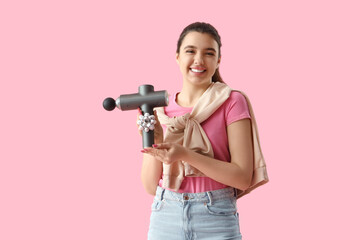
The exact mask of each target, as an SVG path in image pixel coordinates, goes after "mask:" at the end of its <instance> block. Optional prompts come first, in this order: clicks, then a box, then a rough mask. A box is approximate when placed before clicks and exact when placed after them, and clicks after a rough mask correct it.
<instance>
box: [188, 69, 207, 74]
mask: <svg viewBox="0 0 360 240" xmlns="http://www.w3.org/2000/svg"><path fill="white" fill-rule="evenodd" d="M191 71H193V72H196V73H200V72H204V71H205V69H204V70H199V69H194V68H191Z"/></svg>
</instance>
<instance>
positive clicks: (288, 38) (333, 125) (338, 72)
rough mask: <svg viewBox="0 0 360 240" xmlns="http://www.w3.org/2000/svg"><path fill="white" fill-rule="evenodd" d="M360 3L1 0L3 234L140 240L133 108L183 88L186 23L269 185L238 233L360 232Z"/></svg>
mask: <svg viewBox="0 0 360 240" xmlns="http://www.w3.org/2000/svg"><path fill="white" fill-rule="evenodd" d="M359 16H360V15H359V4H358V1H346V0H342V1H314V0H312V1H304V0H303V1H285V0H284V1H220V2H219V1H210V0H206V1H203V0H197V1H187V0H186V1H185V0H183V1H178V2H174V1H165V0H162V1H155V0H153V1H127V2H121V1H107V0H102V1H79V0H72V1H68V0H66V1H65V0H62V1H45V0H43V1H39V0H34V1H20V0H19V1H16V0H12V1H1V3H0V31H1V37H0V41H1V44H0V79H1V85H0V92H1V93H0V104H1V125H0V128H1V129H0V130H1V131H0V141H1V145H0V148H1V150H0V160H1V162H0V164H1V165H0V194H1V196H0V202H1V203H0V239H4V240H10V239H36V240H48V239H52V240H58V239H61V240H63V239H86V240H93V239H106V240H111V239H136V240H137V239H146V233H147V229H148V224H149V216H150V204H151V202H152V197H151V196H149V195H147V194H146V193H145V191H144V190H143V188H142V185H141V182H140V168H141V161H142V160H141V157H142V154H141V153H140V150H141V139H140V136H139V135H138V133H137V130H136V126H135V120H136V111H127V112H121V111H113V112H107V111H105V110H104V109H103V108H102V101H103V99H104V98H106V97H108V96H111V97H114V98H116V97H117V96H118V95H120V94H124V93H134V92H137V88H138V86H139V85H141V84H145V83H148V84H153V85H154V86H155V89H156V90H163V89H167V90H168V91H169V92H170V93H174V92H175V91H178V90H180V87H181V81H182V80H181V74H180V71H179V69H178V66H177V64H176V62H175V47H176V41H177V38H178V36H179V34H180V32H181V30H182V29H183V28H184V27H185V26H186V25H188V24H189V23H191V22H194V21H198V20H200V21H205V22H210V23H212V24H213V25H214V26H215V27H216V28H217V29H218V30H219V32H220V34H221V37H222V40H223V49H222V54H223V59H222V63H221V67H220V70H221V73H222V76H223V78H224V79H225V81H226V82H227V83H228V84H229V85H230V86H231V87H233V88H236V89H240V90H243V91H245V92H246V93H247V94H248V95H249V97H250V98H251V100H252V103H253V107H254V110H255V113H256V116H257V121H258V125H259V131H260V139H261V143H262V148H263V152H264V155H265V158H266V161H267V165H268V171H269V176H270V182H269V183H268V184H267V185H265V186H263V187H261V188H259V189H257V190H255V191H254V192H253V193H251V194H250V195H248V196H246V197H244V198H243V199H240V200H239V201H238V206H239V211H240V221H241V231H242V234H243V236H244V239H252V240H258V239H279V240H289V239H292V240H297V239H360V237H359V229H358V228H359V220H358V219H359V214H360V211H359V204H358V203H359V202H360V197H359V190H358V189H359V187H358V183H359V178H358V173H359V170H358V169H359V167H360V163H359V162H360V161H359V160H360V159H359V155H358V148H359V140H358V136H359V133H360V131H359V122H360V117H359V110H358V109H359V107H358V105H359V102H360V101H359V100H360V99H359V96H358V92H359V90H360V89H359V86H358V83H359V80H360V70H359V66H360V47H359V46H360V44H359V43H360V36H359V29H360V27H359V23H360V17H359Z"/></svg>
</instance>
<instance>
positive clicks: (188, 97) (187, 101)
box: [176, 82, 211, 107]
mask: <svg viewBox="0 0 360 240" xmlns="http://www.w3.org/2000/svg"><path fill="white" fill-rule="evenodd" d="M210 84H211V82H210V83H209V84H207V85H203V86H194V85H192V84H187V83H185V82H184V83H183V87H182V90H181V92H180V93H179V94H178V95H177V98H176V102H177V104H178V105H180V106H182V107H193V106H195V104H196V103H197V101H198V100H199V98H200V97H201V95H202V94H203V93H204V92H205V91H206V89H208V87H209V86H210Z"/></svg>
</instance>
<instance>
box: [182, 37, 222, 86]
mask: <svg viewBox="0 0 360 240" xmlns="http://www.w3.org/2000/svg"><path fill="white" fill-rule="evenodd" d="M176 61H177V63H178V64H179V67H180V71H181V73H182V75H183V80H184V81H187V82H188V83H191V84H193V85H197V86H208V85H209V84H210V83H211V78H212V76H213V75H214V73H215V70H216V68H217V67H218V66H219V64H220V56H219V46H218V44H217V42H216V41H215V40H214V39H213V37H212V36H211V35H209V34H207V33H199V32H195V31H194V32H190V33H188V34H187V35H186V36H185V38H184V40H183V42H182V44H181V46H180V49H179V53H177V54H176Z"/></svg>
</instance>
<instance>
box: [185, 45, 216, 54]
mask: <svg viewBox="0 0 360 240" xmlns="http://www.w3.org/2000/svg"><path fill="white" fill-rule="evenodd" d="M187 48H196V47H195V46H193V45H187V46H185V47H184V49H187ZM205 50H207V51H213V52H216V50H215V49H214V48H206V49H205Z"/></svg>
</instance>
